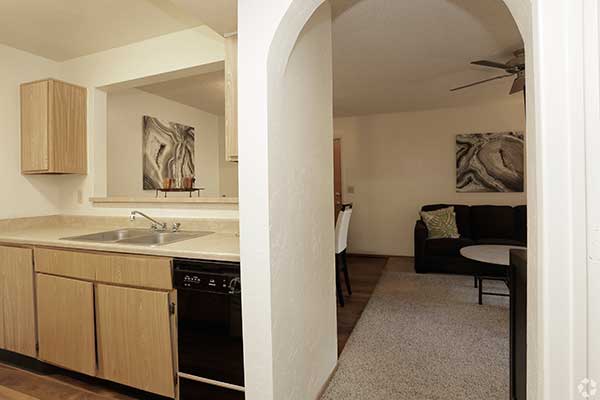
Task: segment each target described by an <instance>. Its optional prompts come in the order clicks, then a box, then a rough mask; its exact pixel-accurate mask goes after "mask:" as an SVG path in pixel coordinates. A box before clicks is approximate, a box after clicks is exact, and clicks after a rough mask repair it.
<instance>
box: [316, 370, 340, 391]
mask: <svg viewBox="0 0 600 400" xmlns="http://www.w3.org/2000/svg"><path fill="white" fill-rule="evenodd" d="M338 367H339V362H338V361H336V362H335V367H333V370H332V371H331V373H330V374H329V376H328V377H327V380H326V381H325V383H324V384H323V386H321V390H319V394H318V395H317V397H316V398H315V400H320V399H321V397H323V395H324V394H325V391H326V390H327V388H328V387H329V384H330V383H331V380H332V379H333V376H334V375H335V373H336V372H337V369H338Z"/></svg>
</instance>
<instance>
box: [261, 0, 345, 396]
mask: <svg viewBox="0 0 600 400" xmlns="http://www.w3.org/2000/svg"><path fill="white" fill-rule="evenodd" d="M331 45H332V44H331V9H330V6H329V4H328V3H327V4H325V5H323V6H321V8H319V9H318V10H317V11H316V13H315V14H314V15H313V17H312V18H311V20H310V21H309V22H308V24H307V25H306V26H305V28H304V31H303V32H302V33H301V35H300V37H299V39H298V42H297V43H296V46H295V48H294V51H293V52H292V54H291V57H290V59H289V63H288V65H287V68H286V70H285V73H284V74H283V76H282V77H281V78H282V79H281V81H279V80H278V81H277V83H275V84H274V85H273V86H272V87H271V94H272V96H273V97H272V102H273V105H274V111H275V114H274V115H276V116H277V117H276V118H273V119H272V120H271V129H270V132H269V185H270V188H271V189H270V193H269V197H270V198H269V204H270V215H271V232H270V233H271V245H272V248H271V287H272V293H271V295H272V304H271V307H272V318H273V361H274V364H273V366H274V369H275V370H274V376H275V382H274V383H275V385H274V398H275V399H288V400H295V399H296V400H305V399H313V398H316V396H317V395H318V393H319V391H320V390H321V388H322V386H323V384H324V383H325V380H326V379H327V377H328V376H329V374H330V373H331V372H332V371H333V369H334V368H335V365H336V360H337V324H336V298H335V280H334V269H335V268H334V254H335V249H334V240H333V239H334V230H333V216H334V210H333V198H332V193H333V179H332V177H333V159H332V157H331V155H332V154H333V106H332V101H333V100H332V99H333V83H332V72H331V71H332V48H331ZM309 293H310V294H309Z"/></svg>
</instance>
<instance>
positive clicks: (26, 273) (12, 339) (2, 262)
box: [0, 246, 36, 357]
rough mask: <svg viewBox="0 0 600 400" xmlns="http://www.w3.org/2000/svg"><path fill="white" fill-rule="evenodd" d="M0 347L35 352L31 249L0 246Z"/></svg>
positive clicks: (34, 354) (21, 351)
mask: <svg viewBox="0 0 600 400" xmlns="http://www.w3.org/2000/svg"><path fill="white" fill-rule="evenodd" d="M0 348H2V349H5V350H9V351H13V352H16V353H20V354H24V355H27V356H30V357H35V356H36V350H35V303H34V282H33V253H32V250H31V249H24V248H18V247H4V246H0Z"/></svg>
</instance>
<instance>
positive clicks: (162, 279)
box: [35, 249, 173, 290]
mask: <svg viewBox="0 0 600 400" xmlns="http://www.w3.org/2000/svg"><path fill="white" fill-rule="evenodd" d="M35 270H36V272H43V273H46V274H52V275H59V276H65V277H68V278H76V279H83V280H87V281H97V282H102V283H113V284H116V285H125V286H136V287H142V288H150V289H164V290H171V289H172V288H173V283H172V279H171V259H170V258H163V257H149V256H136V255H124V254H113V253H91V252H90V253H87V252H82V251H70V250H54V249H36V250H35Z"/></svg>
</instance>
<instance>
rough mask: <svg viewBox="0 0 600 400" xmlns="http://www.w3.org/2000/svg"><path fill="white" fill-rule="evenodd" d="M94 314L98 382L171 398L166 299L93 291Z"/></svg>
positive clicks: (158, 295) (154, 295)
mask: <svg viewBox="0 0 600 400" xmlns="http://www.w3.org/2000/svg"><path fill="white" fill-rule="evenodd" d="M96 313H97V319H98V328H97V332H98V333H97V334H98V360H99V365H100V372H99V376H100V377H102V378H104V379H108V380H111V381H114V382H118V383H122V384H124V385H128V386H132V387H135V388H138V389H141V390H145V391H148V392H152V393H157V394H160V395H163V396H167V397H174V396H175V369H174V365H173V351H172V337H171V318H170V312H169V294H168V293H167V292H158V291H149V290H142V289H131V288H126V287H117V286H108V285H98V286H97V291H96Z"/></svg>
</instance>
